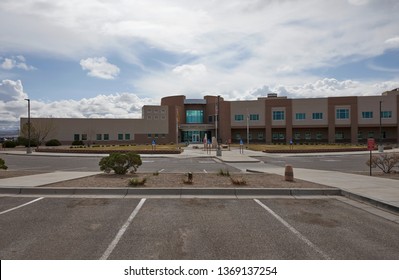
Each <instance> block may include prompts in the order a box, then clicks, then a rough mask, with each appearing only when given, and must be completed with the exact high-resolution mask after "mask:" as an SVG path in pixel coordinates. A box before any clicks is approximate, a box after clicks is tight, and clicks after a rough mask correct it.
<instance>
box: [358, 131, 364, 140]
mask: <svg viewBox="0 0 399 280" xmlns="http://www.w3.org/2000/svg"><path fill="white" fill-rule="evenodd" d="M357 139H359V140H361V139H363V133H362V132H360V131H358V132H357Z"/></svg>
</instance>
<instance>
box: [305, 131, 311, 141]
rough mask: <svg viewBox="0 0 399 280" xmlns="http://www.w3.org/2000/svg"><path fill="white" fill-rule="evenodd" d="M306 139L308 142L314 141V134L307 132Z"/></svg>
mask: <svg viewBox="0 0 399 280" xmlns="http://www.w3.org/2000/svg"><path fill="white" fill-rule="evenodd" d="M305 139H306V140H310V139H312V134H311V133H310V132H305Z"/></svg>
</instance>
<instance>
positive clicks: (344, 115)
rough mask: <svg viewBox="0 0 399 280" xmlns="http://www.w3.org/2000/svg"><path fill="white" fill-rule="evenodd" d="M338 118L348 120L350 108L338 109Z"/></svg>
mask: <svg viewBox="0 0 399 280" xmlns="http://www.w3.org/2000/svg"><path fill="white" fill-rule="evenodd" d="M336 119H337V120H347V119H349V109H337V111H336Z"/></svg>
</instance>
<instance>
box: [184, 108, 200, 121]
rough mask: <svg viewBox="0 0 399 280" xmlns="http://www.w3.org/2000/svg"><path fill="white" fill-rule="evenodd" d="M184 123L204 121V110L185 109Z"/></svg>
mask: <svg viewBox="0 0 399 280" xmlns="http://www.w3.org/2000/svg"><path fill="white" fill-rule="evenodd" d="M186 123H204V111H203V110H186Z"/></svg>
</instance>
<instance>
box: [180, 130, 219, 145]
mask: <svg viewBox="0 0 399 280" xmlns="http://www.w3.org/2000/svg"><path fill="white" fill-rule="evenodd" d="M205 135H206V138H207V139H209V140H211V139H212V134H211V132H210V131H207V130H206V131H198V130H197V131H182V132H181V139H182V142H190V143H202V142H203V141H204V137H205Z"/></svg>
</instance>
